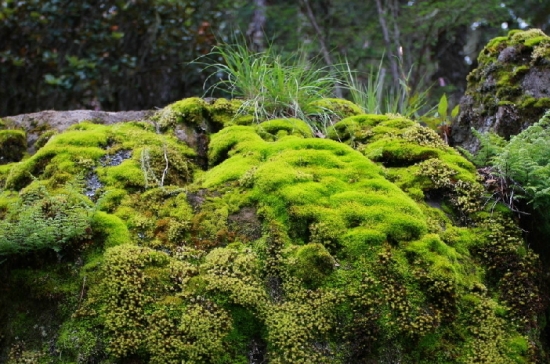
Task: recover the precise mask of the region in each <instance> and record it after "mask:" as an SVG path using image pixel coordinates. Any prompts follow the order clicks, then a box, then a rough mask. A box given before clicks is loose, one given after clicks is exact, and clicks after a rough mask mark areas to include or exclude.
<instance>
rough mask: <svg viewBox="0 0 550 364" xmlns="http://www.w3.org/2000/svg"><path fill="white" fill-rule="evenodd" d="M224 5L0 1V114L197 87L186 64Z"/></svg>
mask: <svg viewBox="0 0 550 364" xmlns="http://www.w3.org/2000/svg"><path fill="white" fill-rule="evenodd" d="M230 10H231V8H230V7H229V3H228V2H226V1H215V2H208V3H204V2H197V1H164V0H146V1H132V2H121V1H116V2H113V1H106V0H100V1H70V2H61V1H57V0H31V1H25V2H18V1H12V0H8V1H3V2H2V7H1V8H0V39H2V43H1V45H0V60H1V61H0V115H17V114H20V113H24V112H33V111H38V110H47V109H57V110H66V109H77V108H92V109H93V108H101V109H105V110H136V109H146V108H153V107H155V106H160V105H166V104H167V103H169V102H171V101H174V100H176V99H179V98H181V97H183V96H190V95H192V94H197V93H200V92H202V85H203V81H204V76H201V71H200V68H199V67H197V66H188V65H187V64H188V62H190V61H192V60H193V59H195V58H196V57H198V56H199V55H201V54H204V53H206V52H208V51H209V50H210V48H211V47H212V45H213V44H214V43H215V37H214V32H216V31H217V29H219V28H220V27H222V26H223V25H224V23H225V21H227V19H228V18H227V13H228V12H229V11H230ZM152 95H155V96H152Z"/></svg>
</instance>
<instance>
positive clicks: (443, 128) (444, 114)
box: [421, 94, 459, 144]
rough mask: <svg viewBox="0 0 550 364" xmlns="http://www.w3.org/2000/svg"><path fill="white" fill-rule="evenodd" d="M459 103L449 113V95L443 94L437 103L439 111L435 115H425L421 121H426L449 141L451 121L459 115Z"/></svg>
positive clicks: (446, 141)
mask: <svg viewBox="0 0 550 364" xmlns="http://www.w3.org/2000/svg"><path fill="white" fill-rule="evenodd" d="M458 112H459V105H456V106H455V107H454V108H453V109H452V110H451V112H450V113H449V103H448V101H447V95H445V94H443V96H441V98H440V99H439V103H438V104H437V112H436V114H435V115H434V116H423V117H422V118H421V121H422V122H424V123H425V124H426V125H427V126H428V127H429V128H430V129H433V130H435V131H437V132H438V133H439V135H440V136H441V138H442V139H443V140H445V143H447V144H448V143H449V134H450V132H451V122H452V120H453V119H454V118H456V117H457V115H458Z"/></svg>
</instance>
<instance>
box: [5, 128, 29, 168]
mask: <svg viewBox="0 0 550 364" xmlns="http://www.w3.org/2000/svg"><path fill="white" fill-rule="evenodd" d="M26 151H27V135H26V133H25V132H24V131H22V130H11V129H8V130H0V164H6V163H10V162H18V161H20V160H21V159H22V158H23V155H24V153H25V152H26Z"/></svg>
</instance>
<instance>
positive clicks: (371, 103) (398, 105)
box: [341, 59, 429, 118]
mask: <svg viewBox="0 0 550 364" xmlns="http://www.w3.org/2000/svg"><path fill="white" fill-rule="evenodd" d="M401 73H402V75H403V77H402V79H401V80H399V86H398V87H390V86H389V85H387V84H386V82H385V78H386V77H385V75H386V71H385V69H384V67H383V59H382V60H380V63H379V64H378V67H376V68H375V67H374V66H373V67H371V68H370V71H369V73H368V75H367V77H366V80H365V82H360V81H359V80H360V78H361V75H359V74H358V73H357V72H356V71H353V70H352V69H351V67H350V66H349V64H348V63H347V62H344V63H343V70H342V71H341V75H342V76H341V78H342V79H343V80H345V81H344V84H345V86H346V88H347V89H348V90H349V93H350V97H351V100H352V101H353V102H354V103H355V104H357V105H359V106H360V107H361V108H362V109H363V110H364V111H365V113H367V114H388V113H389V114H401V115H403V116H406V117H409V118H412V117H415V116H418V114H419V112H420V111H421V110H422V109H423V108H424V107H425V106H426V103H427V101H428V91H429V89H427V90H425V91H421V92H416V93H411V87H410V86H409V80H410V74H411V72H409V73H408V74H406V75H405V72H403V70H402V72H401Z"/></svg>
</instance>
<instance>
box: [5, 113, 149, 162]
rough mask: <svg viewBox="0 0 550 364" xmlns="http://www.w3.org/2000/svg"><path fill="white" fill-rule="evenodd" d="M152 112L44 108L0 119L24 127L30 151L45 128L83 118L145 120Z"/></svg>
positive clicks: (62, 126)
mask: <svg viewBox="0 0 550 364" xmlns="http://www.w3.org/2000/svg"><path fill="white" fill-rule="evenodd" d="M153 113H154V112H153V111H121V112H108V111H95V110H71V111H54V110H46V111H40V112H36V113H32V114H21V115H16V116H5V117H3V118H2V119H3V120H5V122H6V123H7V124H8V125H12V126H14V127H15V128H21V129H24V130H25V131H26V132H27V144H28V147H29V148H30V149H29V151H30V152H31V153H32V152H33V151H34V148H33V146H34V143H35V142H36V141H37V140H38V137H39V135H41V134H42V133H43V132H44V131H45V130H55V131H57V132H63V131H65V130H66V129H67V128H68V127H70V126H71V125H74V124H78V123H80V122H82V121H85V120H87V121H92V122H95V123H99V124H106V125H109V124H114V123H120V122H125V121H137V120H146V119H148V118H149V117H150V116H151V115H153Z"/></svg>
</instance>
